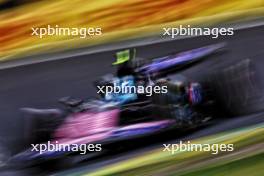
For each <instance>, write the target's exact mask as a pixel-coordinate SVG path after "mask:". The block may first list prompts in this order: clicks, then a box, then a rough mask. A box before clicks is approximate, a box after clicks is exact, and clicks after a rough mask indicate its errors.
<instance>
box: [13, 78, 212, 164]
mask: <svg viewBox="0 0 264 176" xmlns="http://www.w3.org/2000/svg"><path fill="white" fill-rule="evenodd" d="M156 84H157V85H159V86H161V85H164V84H166V85H167V86H168V94H157V95H154V96H152V97H151V98H150V102H148V103H145V102H138V103H132V104H130V105H129V104H126V105H124V106H119V105H118V104H116V102H106V101H99V100H94V101H88V102H85V101H79V100H72V101H69V100H67V102H72V104H71V105H73V104H74V105H75V108H76V109H75V111H71V112H67V113H66V114H65V113H62V111H61V110H58V109H55V110H38V109H32V108H24V109H23V111H24V112H26V114H29V115H30V116H31V120H30V121H32V120H33V121H36V122H37V123H36V124H37V125H36V126H35V127H34V130H31V129H30V131H31V135H30V136H31V137H32V135H34V136H35V137H36V138H35V140H31V141H30V142H29V144H47V141H49V142H50V143H52V144H67V145H71V144H77V145H82V144H87V145H88V144H101V145H102V148H103V149H106V150H107V148H108V147H107V146H108V145H111V144H113V143H116V142H120V141H124V140H133V139H137V138H142V137H146V136H150V135H156V134H160V133H163V132H166V131H168V130H178V131H180V130H190V129H194V128H197V127H199V126H202V125H205V124H206V123H208V120H209V119H210V118H209V117H208V116H205V115H203V114H202V113H200V112H198V111H196V110H194V107H195V106H196V105H197V104H202V94H203V93H202V92H201V87H200V85H199V84H197V83H188V84H186V83H183V81H181V82H178V80H177V81H174V82H173V81H168V80H165V79H162V80H158V81H157V82H156ZM95 153H96V152H95ZM97 153H100V152H97ZM78 154H79V152H76V151H74V152H73V151H71V150H67V151H62V150H54V149H53V150H46V151H42V153H40V152H39V151H32V149H31V148H30V149H28V150H26V151H23V152H21V153H19V154H17V155H15V156H14V157H12V158H11V160H10V162H12V163H13V164H15V163H18V164H19V165H21V163H23V164H28V165H34V164H40V163H43V162H44V163H45V162H49V161H54V160H58V159H62V158H64V157H69V156H73V155H78ZM87 155H91V153H89V154H87Z"/></svg>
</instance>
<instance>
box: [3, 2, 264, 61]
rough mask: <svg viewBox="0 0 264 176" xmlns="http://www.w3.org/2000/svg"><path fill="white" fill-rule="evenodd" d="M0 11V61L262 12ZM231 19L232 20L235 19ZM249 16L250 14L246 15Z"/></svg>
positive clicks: (91, 6)
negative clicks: (40, 32) (51, 31)
mask: <svg viewBox="0 0 264 176" xmlns="http://www.w3.org/2000/svg"><path fill="white" fill-rule="evenodd" d="M27 3H28V4H25V5H21V6H18V7H15V8H7V9H6V8H5V9H4V10H3V11H2V12H0V34H1V35H0V42H1V46H0V60H6V59H10V58H14V57H15V56H16V57H17V56H21V55H22V54H23V55H30V54H34V53H38V52H40V51H41V52H47V51H48V52H52V51H57V50H62V49H69V48H76V47H81V46H90V45H95V44H99V43H106V42H111V41H113V40H115V41H116V40H125V39H128V38H135V37H140V36H145V35H151V34H153V33H157V32H158V29H160V27H162V26H165V25H168V24H171V23H173V22H177V21H180V22H181V24H190V25H191V24H194V22H193V21H188V23H187V22H185V23H184V22H183V21H182V20H187V19H196V18H200V17H206V16H212V15H216V14H221V15H222V14H223V13H225V14H226V13H227V14H228V15H227V16H221V17H220V18H218V19H217V20H213V21H208V19H207V20H203V19H202V20H199V21H198V22H196V24H197V23H198V24H207V25H210V24H211V23H215V22H221V21H230V20H234V19H237V18H238V17H241V16H242V13H236V12H240V11H243V10H250V9H251V10H252V12H253V14H252V13H250V15H255V13H257V12H258V11H260V12H263V9H261V8H263V7H264V2H263V1H262V0H251V1H248V0H233V1H229V0H219V1H213V0H209V1H200V0H199V1H198V0H176V1H175V0H162V1H152V0H128V1H121V0H89V1H82V0H57V1H48V0H43V1H38V2H31V3H29V2H27ZM234 14H235V15H234ZM248 15H249V14H248ZM47 25H53V26H55V25H59V26H60V27H77V28H79V27H101V28H102V31H103V35H102V36H96V37H91V38H88V39H79V38H78V37H76V36H48V37H45V38H44V39H41V40H40V39H39V38H37V37H35V36H31V32H32V31H31V28H32V27H35V28H36V27H46V26H47Z"/></svg>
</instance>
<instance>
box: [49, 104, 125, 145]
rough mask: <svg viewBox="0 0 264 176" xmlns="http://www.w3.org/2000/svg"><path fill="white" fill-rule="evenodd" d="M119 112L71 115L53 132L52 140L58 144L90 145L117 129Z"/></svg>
mask: <svg viewBox="0 0 264 176" xmlns="http://www.w3.org/2000/svg"><path fill="white" fill-rule="evenodd" d="M119 112H120V111H119V110H118V109H114V110H109V111H104V112H99V113H98V112H97V113H93V112H89V111H88V112H82V113H76V114H72V115H71V116H69V117H67V119H66V120H65V122H64V123H63V124H62V125H61V126H60V127H59V128H58V129H57V130H56V131H55V133H54V140H56V141H58V142H59V143H75V144H78V143H79V144H80V143H91V142H94V141H99V140H103V139H105V138H107V137H108V136H109V135H110V134H111V131H112V130H114V129H115V128H117V125H118V121H119Z"/></svg>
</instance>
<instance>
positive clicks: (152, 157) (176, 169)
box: [75, 124, 264, 176]
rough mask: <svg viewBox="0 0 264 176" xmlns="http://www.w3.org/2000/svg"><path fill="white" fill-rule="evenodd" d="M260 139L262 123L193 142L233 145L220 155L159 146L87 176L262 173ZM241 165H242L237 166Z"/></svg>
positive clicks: (263, 133) (262, 130)
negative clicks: (231, 148)
mask: <svg viewBox="0 0 264 176" xmlns="http://www.w3.org/2000/svg"><path fill="white" fill-rule="evenodd" d="M263 140H264V124H259V125H256V126H251V127H247V128H241V129H238V130H233V131H229V132H224V133H220V134H216V135H212V136H208V137H204V138H201V139H197V140H194V141H192V142H194V143H201V144H203V143H215V144H217V143H218V144H220V143H225V144H234V151H233V152H232V153H228V152H222V153H220V154H219V155H211V154H210V152H177V153H176V154H175V155H171V154H170V153H169V152H162V150H163V148H161V149H158V150H154V151H151V152H148V153H146V154H145V155H144V156H140V157H137V158H133V159H131V160H127V161H124V162H120V163H117V164H114V165H112V166H108V167H105V168H103V169H100V170H99V171H96V172H94V173H89V174H87V176H88V175H89V176H99V175H119V176H120V175H144V176H147V175H186V176H187V175H188V176H189V175H207V174H209V175H247V174H248V175H251V173H250V171H251V169H252V168H254V169H256V171H258V172H259V173H258V174H256V175H263V171H262V169H261V165H262V164H263V158H262V159H261V156H262V157H263V145H264V143H263ZM261 163H262V164H261ZM242 164H243V165H244V166H245V167H240V166H241V165H242ZM238 166H239V167H238ZM221 168H222V169H221ZM223 168H225V169H223ZM226 168H228V169H226ZM79 174H80V175H86V174H82V173H79ZM75 175H76V174H75Z"/></svg>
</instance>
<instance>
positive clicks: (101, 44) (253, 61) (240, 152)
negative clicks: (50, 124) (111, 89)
mask: <svg viewBox="0 0 264 176" xmlns="http://www.w3.org/2000/svg"><path fill="white" fill-rule="evenodd" d="M263 17H264V1H263V0H251V1H248V0H233V1H230V0H156V1H153V0H38V1H37V0H0V43H1V44H0V82H1V86H0V120H1V123H0V124H1V126H0V144H1V145H0V175H8V176H9V175H98V176H99V175H129V176H134V175H135V176H137V175H139V176H140V175H144V176H145V175H149V176H150V175H151V176H153V175H159V176H163V175H164V176H165V175H182V176H196V175H198V176H199V175H201V176H207V175H208V176H209V175H210V176H212V175H216V176H219V175H220V176H221V175H232V176H233V175H234V176H240V175H255V176H262V175H263V174H264V172H263V167H264V159H263V158H264V153H263V149H264V113H263V110H264V106H263V104H264V91H263V90H264V81H263V80H264V72H263V65H264V60H263V57H264V52H263V46H264V38H263V37H264V35H263V34H264V27H263V23H264V20H263ZM47 25H51V26H55V25H59V26H60V27H77V28H81V27H101V28H102V32H103V34H102V35H101V36H93V37H88V38H85V39H80V37H78V36H45V37H44V38H42V39H39V38H38V37H36V36H32V35H31V33H32V30H31V28H32V27H35V28H37V27H39V28H40V27H47ZM179 25H191V26H193V27H197V26H200V27H234V28H235V34H234V36H230V37H227V36H223V37H219V38H218V39H212V38H210V37H206V36H198V37H190V38H189V37H188V38H180V39H179V38H176V40H170V39H168V38H161V34H162V33H163V30H162V28H163V27H177V26H179ZM219 42H225V43H227V46H226V51H225V52H223V53H219V54H216V55H213V56H211V57H210V59H208V60H206V61H205V62H202V63H199V64H197V65H194V66H193V67H190V68H188V69H186V70H183V71H182V72H180V73H181V74H183V75H185V76H187V77H188V78H190V79H192V80H196V81H199V82H201V83H202V84H203V85H209V86H210V87H212V88H213V90H214V93H215V96H216V99H217V102H218V106H217V109H218V110H217V113H218V114H217V116H218V117H217V119H215V120H214V123H213V124H212V125H210V126H207V127H206V128H202V129H197V130H195V131H192V132H190V133H184V134H180V135H174V134H171V135H169V137H165V136H161V137H159V138H153V139H152V140H150V141H147V142H146V141H144V140H143V141H139V142H138V143H142V145H139V146H133V145H132V144H131V143H132V142H131V143H129V144H126V146H129V147H127V149H122V151H118V152H113V153H111V152H110V153H111V154H107V155H105V156H102V157H100V158H96V159H94V160H89V161H86V162H82V163H80V164H77V165H74V166H71V167H68V166H67V164H66V163H64V164H62V165H64V167H62V168H59V169H55V170H54V169H51V170H49V169H48V168H49V167H50V166H48V167H45V168H44V169H43V168H39V167H29V168H19V167H9V166H8V165H7V164H6V161H7V160H8V158H9V157H10V156H13V155H14V154H16V153H18V152H20V151H21V148H22V143H23V142H22V134H23V129H24V123H25V122H24V121H23V119H22V118H21V114H20V112H19V108H21V107H36V108H56V107H58V105H57V102H56V100H57V99H59V98H61V97H64V96H68V95H71V96H74V97H79V98H83V97H93V96H96V90H95V89H94V88H93V86H92V82H93V81H94V80H95V79H96V78H97V77H99V76H102V75H104V74H106V73H113V72H114V71H115V68H113V67H112V66H111V63H112V62H114V60H115V58H114V55H115V53H116V51H119V50H122V49H124V48H134V47H135V48H136V49H137V54H138V55H139V57H142V58H155V57H159V56H164V55H166V54H169V53H175V52H181V51H186V50H189V49H193V48H198V47H202V46H205V45H208V44H214V43H219ZM97 68H100V69H97ZM179 140H185V141H186V140H192V141H195V142H196V143H233V144H234V145H235V151H234V152H232V153H224V152H223V153H220V154H219V155H216V156H214V155H211V154H209V153H208V152H179V153H177V154H175V155H171V154H168V153H164V152H162V150H163V148H162V144H163V143H178V142H179Z"/></svg>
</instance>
